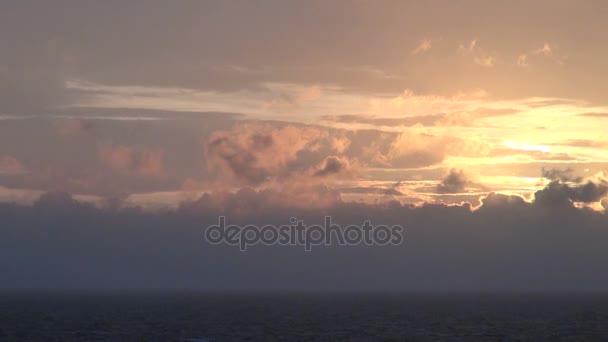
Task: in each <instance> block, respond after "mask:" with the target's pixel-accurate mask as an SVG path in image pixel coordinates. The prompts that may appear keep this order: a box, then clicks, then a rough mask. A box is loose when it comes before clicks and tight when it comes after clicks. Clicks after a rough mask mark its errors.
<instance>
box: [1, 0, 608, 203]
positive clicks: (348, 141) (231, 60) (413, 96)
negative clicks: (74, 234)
mask: <svg viewBox="0 0 608 342" xmlns="http://www.w3.org/2000/svg"><path fill="white" fill-rule="evenodd" d="M606 10H607V9H606V6H605V4H604V3H603V2H601V1H600V2H575V1H547V2H544V1H535V2H530V1H521V2H519V1H516V2H513V3H511V2H509V3H505V4H498V3H494V2H487V1H467V2H464V3H453V2H449V1H443V2H442V1H438V2H431V3H427V2H417V3H413V2H402V1H386V2H382V4H381V5H380V4H379V3H376V2H371V1H369V2H366V1H355V2H347V3H345V2H327V1H310V2H291V3H285V2H283V1H263V2H259V3H258V2H237V3H233V2H198V1H192V2H184V3H180V6H171V5H169V4H165V2H162V1H159V2H155V1H150V2H144V3H139V4H137V3H129V4H127V3H123V2H122V1H121V2H113V1H107V2H105V1H104V2H101V3H100V2H91V3H83V2H80V1H64V0H62V1H59V3H57V2H53V3H43V4H40V3H39V2H35V1H23V2H22V1H20V2H13V3H11V2H8V3H4V4H3V5H2V11H1V14H0V25H1V33H0V35H2V37H1V38H2V40H3V41H4V42H5V47H4V48H3V53H2V55H1V56H0V90H1V91H0V100H1V101H0V113H1V115H0V120H1V124H0V139H1V144H0V185H1V186H2V187H1V191H0V197H1V198H2V200H4V201H14V200H17V201H26V202H27V201H32V199H33V198H35V197H36V196H37V195H38V194H39V193H40V192H44V191H48V190H53V191H66V192H69V193H72V194H74V195H79V196H81V198H82V199H86V200H94V199H99V198H104V197H107V196H120V197H122V198H125V197H126V196H128V199H129V200H131V201H133V202H138V201H144V202H146V203H148V204H149V203H151V202H154V203H163V204H167V203H169V204H172V205H174V204H176V203H178V202H179V201H182V200H184V199H188V198H190V196H191V195H192V193H193V192H194V193H196V194H200V193H203V192H207V191H212V190H217V189H218V188H222V190H227V191H234V190H235V189H239V188H241V187H252V188H255V189H262V188H273V187H285V186H304V185H306V186H307V187H309V186H310V185H312V184H319V185H323V186H326V187H328V188H331V189H333V190H336V191H338V192H339V193H340V195H341V196H342V198H343V199H344V200H349V201H350V200H355V201H370V200H371V201H377V200H387V199H389V200H398V201H401V202H403V203H419V202H460V201H473V202H475V203H478V198H479V197H480V196H481V195H484V194H487V193H488V192H489V191H497V192H501V193H507V194H517V195H521V196H524V197H525V198H526V199H528V200H529V199H530V198H531V195H532V193H533V192H534V191H536V190H538V189H541V188H542V187H543V186H544V185H546V183H548V181H549V180H550V179H549V178H547V177H545V178H544V179H542V178H541V176H542V175H543V173H542V169H543V168H544V169H546V170H552V169H560V170H566V169H568V170H569V171H570V172H569V176H570V177H571V178H573V179H574V178H579V177H582V178H590V179H597V178H598V177H602V176H603V171H604V170H606V165H607V164H606V162H607V161H608V153H607V151H608V150H607V149H606V144H607V143H608V137H607V136H606V133H605V128H606V127H608V103H607V101H606V99H605V90H606V87H605V84H604V82H603V80H604V79H605V78H606V77H608V75H607V73H608V65H606V63H608V62H607V61H608V48H607V47H606V44H604V42H605V41H606V39H607V38H608V36H607V35H608V31H607V30H606V29H605V23H604V20H603V19H602V16H603V15H605V14H606V13H605V11H606ZM218 139H221V140H218ZM256 139H259V140H256ZM214 142H216V143H215V144H214ZM258 142H260V143H259V144H258ZM323 170H325V171H323ZM450 172H452V174H453V176H452V177H451V178H446V177H448V175H449V174H450ZM545 176H546V175H545ZM446 179H447V181H448V182H450V181H451V182H453V183H452V184H447V186H446V187H441V184H442V182H443V181H444V180H446ZM142 203H143V202H142ZM142 203H139V204H142Z"/></svg>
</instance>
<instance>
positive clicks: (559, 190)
mask: <svg viewBox="0 0 608 342" xmlns="http://www.w3.org/2000/svg"><path fill="white" fill-rule="evenodd" d="M607 193H608V182H606V181H605V180H601V181H600V182H599V183H595V182H593V181H591V180H589V181H587V182H585V183H580V184H575V185H570V184H567V183H563V182H562V181H560V180H553V181H551V182H550V183H549V185H547V186H546V187H545V188H544V189H542V190H539V191H537V192H536V193H534V198H535V202H534V203H535V204H541V205H548V206H571V205H572V202H582V203H591V202H599V201H600V200H602V198H603V197H605V196H606V194H607Z"/></svg>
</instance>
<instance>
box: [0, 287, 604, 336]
mask: <svg viewBox="0 0 608 342" xmlns="http://www.w3.org/2000/svg"><path fill="white" fill-rule="evenodd" d="M241 340H244V341H247V340H249V341H273V340H282V341H285V340H287V341H336V340H338V341H341V340H344V341H393V340H395V341H398V340H406V341H608V296H606V295H572V294H569V295H566V294H563V295H530V294H528V295H515V294H509V295H488V294H482V295H480V294H478V295H474V294H467V295H448V294H444V295H414V294H409V295H372V294H295V293H291V294H185V293H182V294H152V293H149V294H109V293H106V294H91V293H89V294H57V293H55V294H43V293H39V294H24V293H21V294H15V293H12V294H11V293H4V294H1V295H0V341H241Z"/></svg>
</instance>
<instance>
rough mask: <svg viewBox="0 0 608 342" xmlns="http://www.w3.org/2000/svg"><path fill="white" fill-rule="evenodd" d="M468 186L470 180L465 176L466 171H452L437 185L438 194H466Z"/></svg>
mask: <svg viewBox="0 0 608 342" xmlns="http://www.w3.org/2000/svg"><path fill="white" fill-rule="evenodd" d="M468 184H469V180H468V178H467V177H466V176H465V174H464V171H462V170H456V169H452V170H450V173H449V174H448V175H447V176H446V177H445V178H444V179H443V180H442V181H441V183H439V184H438V185H437V192H438V193H443V194H445V193H448V194H451V193H460V192H464V190H465V188H466V186H467V185H468Z"/></svg>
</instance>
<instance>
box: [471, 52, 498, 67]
mask: <svg viewBox="0 0 608 342" xmlns="http://www.w3.org/2000/svg"><path fill="white" fill-rule="evenodd" d="M474 61H475V64H477V65H480V66H482V67H485V68H491V67H493V66H494V65H496V57H494V56H489V55H483V56H479V57H475V59H474Z"/></svg>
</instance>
